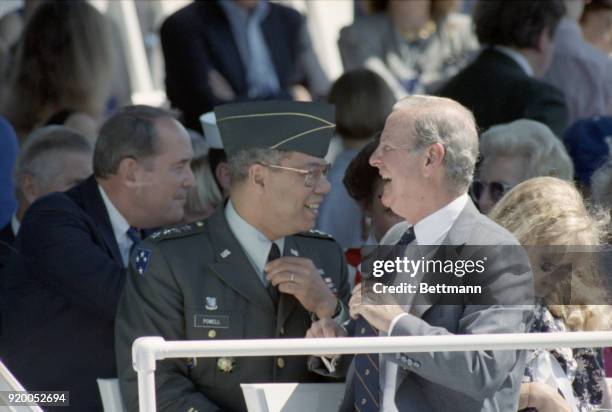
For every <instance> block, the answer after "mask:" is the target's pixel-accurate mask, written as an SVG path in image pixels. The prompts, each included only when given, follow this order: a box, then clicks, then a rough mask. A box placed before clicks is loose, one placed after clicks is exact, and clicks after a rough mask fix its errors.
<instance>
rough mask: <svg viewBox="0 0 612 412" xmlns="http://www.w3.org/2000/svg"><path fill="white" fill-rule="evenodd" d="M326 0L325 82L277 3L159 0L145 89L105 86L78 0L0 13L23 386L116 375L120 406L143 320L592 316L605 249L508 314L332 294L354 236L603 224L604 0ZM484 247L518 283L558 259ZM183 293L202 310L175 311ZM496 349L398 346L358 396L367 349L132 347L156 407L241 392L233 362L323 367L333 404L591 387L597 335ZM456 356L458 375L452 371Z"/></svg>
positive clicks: (229, 404)
mask: <svg viewBox="0 0 612 412" xmlns="http://www.w3.org/2000/svg"><path fill="white" fill-rule="evenodd" d="M347 1H349V0H347ZM353 3H354V6H355V19H354V22H352V23H351V24H349V25H347V26H346V27H344V28H342V29H341V30H340V32H339V34H338V39H337V47H338V52H339V55H340V58H341V61H342V65H343V68H344V71H343V73H342V74H341V75H340V76H339V77H338V78H336V79H330V78H329V77H328V75H327V74H326V73H325V71H324V70H323V69H322V66H321V64H320V62H319V57H318V56H317V53H316V51H315V48H314V46H313V42H312V40H311V37H310V34H309V26H308V24H307V21H306V17H304V16H303V15H302V14H301V13H299V12H298V11H297V10H295V9H293V8H291V7H289V6H288V5H287V4H284V3H283V2H282V1H281V2H272V1H268V0H210V1H200V0H197V1H194V2H192V3H190V4H188V5H186V6H185V7H183V8H181V9H179V10H178V11H176V12H174V13H173V14H171V15H169V16H168V17H167V18H166V19H165V20H164V21H163V23H162V24H160V27H159V37H160V40H161V48H162V51H163V57H164V63H165V65H164V66H165V91H166V95H167V99H168V101H167V102H166V106H167V107H165V108H156V107H149V106H145V105H132V104H131V101H130V97H129V91H126V88H125V87H124V83H125V67H126V60H127V59H129V58H130V57H129V56H127V55H124V54H122V53H119V52H117V50H119V49H118V47H119V46H118V45H117V43H118V42H120V41H119V40H118V37H117V34H116V29H115V23H114V22H113V21H112V19H110V18H109V17H108V16H107V15H105V14H103V13H101V12H100V11H99V10H98V9H97V8H96V7H94V6H93V5H92V4H91V3H90V2H88V1H84V0H83V1H80V0H79V1H62V0H24V2H23V5H22V6H23V7H22V8H21V9H17V10H13V11H11V12H10V13H8V14H5V15H2V14H0V271H2V272H1V273H2V276H1V277H0V309H1V310H2V318H1V319H0V321H1V323H0V324H1V325H2V326H1V331H0V360H2V362H3V363H4V364H5V365H7V366H8V368H9V369H10V370H11V371H12V372H13V373H14V375H15V376H16V377H17V378H18V379H19V381H20V382H21V383H22V384H23V385H24V387H25V388H26V389H28V390H45V391H49V390H58V391H64V390H69V391H70V403H71V406H70V408H71V409H70V410H75V411H85V410H87V411H101V410H102V404H101V401H100V397H99V394H98V389H97V386H96V379H97V378H115V377H118V376H119V377H120V380H121V388H122V393H123V395H124V400H125V401H126V406H127V407H128V410H137V408H138V400H137V396H136V392H135V383H134V374H133V371H132V370H131V362H130V360H129V354H130V347H131V346H130V345H131V342H132V341H133V339H134V338H136V337H138V335H139V334H145V333H147V334H159V335H162V336H164V337H166V338H167V339H215V338H216V339H238V338H272V337H277V338H282V337H305V336H306V335H308V336H309V337H322V336H330V335H334V336H346V335H347V330H346V329H342V328H341V327H340V325H342V324H345V323H346V321H347V320H348V319H349V318H351V317H352V318H357V321H356V322H359V321H361V320H363V319H365V320H366V321H367V322H369V323H370V324H371V325H372V326H375V327H376V334H378V333H380V334H384V335H385V336H386V335H387V334H388V335H400V336H405V335H416V334H441V333H442V334H467V333H504V332H516V333H519V332H532V333H538V332H563V331H595V330H612V292H611V286H612V278H611V277H610V276H611V275H612V272H611V271H610V267H612V260H608V261H607V263H606V264H603V265H599V266H597V267H595V266H589V265H588V264H585V263H584V262H570V263H572V264H573V265H574V274H575V276H573V277H572V279H571V281H568V282H569V283H564V284H563V285H564V286H567V287H568V288H570V289H571V290H572V291H573V292H575V293H572V296H571V301H570V302H567V301H565V300H563V299H559V298H558V296H557V295H558V294H563V293H562V291H559V287H558V286H559V285H557V288H556V289H555V288H553V289H554V290H555V291H554V293H553V292H551V293H550V294H549V295H546V296H536V302H535V305H534V306H533V307H532V313H531V314H530V315H529V316H531V317H532V318H533V319H532V322H531V323H530V324H528V323H527V322H524V317H525V316H527V315H526V314H525V313H524V312H522V311H517V310H514V309H513V310H510V309H508V310H507V312H505V311H504V310H503V309H502V310H499V311H497V312H496V311H493V310H489V309H490V308H489V309H483V310H482V311H477V315H476V314H475V313H476V312H475V313H468V312H469V310H467V309H466V311H465V312H462V313H457V312H453V311H452V310H451V309H449V307H451V305H444V304H440V305H433V306H432V310H431V311H430V312H427V313H420V314H419V315H418V316H416V317H414V319H413V318H412V314H410V315H409V316H410V318H409V316H402V315H406V314H405V313H402V312H401V309H398V312H397V313H395V312H394V313H393V314H394V316H391V315H390V313H391V311H392V309H389V312H388V313H379V312H376V311H370V312H368V311H367V310H365V309H362V308H363V307H364V305H362V302H361V301H360V300H359V299H357V298H356V297H355V296H356V295H359V296H361V289H360V288H361V286H360V285H361V282H362V279H363V274H362V273H361V269H362V268H361V266H360V264H361V262H362V259H363V256H362V247H363V246H365V245H378V244H380V245H391V244H398V243H399V244H403V245H408V244H411V242H416V243H417V244H429V243H430V244H438V245H439V244H441V243H442V242H443V240H442V239H447V236H451V237H452V241H451V242H450V244H457V242H456V241H457V239H460V238H462V236H467V237H466V238H465V239H464V243H466V242H467V243H470V244H490V243H488V242H489V241H490V242H501V243H503V244H512V245H519V244H520V245H523V246H524V247H525V248H526V249H528V247H530V246H553V245H554V246H558V247H570V246H579V247H591V248H594V249H597V250H604V251H605V250H606V247H608V248H609V247H610V246H612V232H611V230H610V228H611V225H610V220H611V218H612V214H611V209H612V0H520V1H502V0H470V1H468V0H466V1H461V0H450V1H448V0H353ZM2 11H3V8H2V6H1V5H0V13H1V12H2ZM332 132H333V136H332ZM305 136H309V137H310V138H311V140H309V141H306V140H302V139H304V137H305ZM315 140H316V141H315ZM330 141H331V144H330ZM323 159H325V161H324V160H323ZM327 162H329V163H327ZM285 172H286V173H288V176H287V177H286V178H287V179H289V176H291V177H292V178H293V179H296V180H295V181H292V182H290V181H289V180H287V181H284V180H283V179H282V178H281V177H279V176H281V173H285ZM283 176H284V175H283ZM297 180H299V182H298V183H297V184H296V183H295V182H296V181H297ZM472 202H473V203H474V207H473V208H472ZM440 211H442V212H443V213H441V214H436V213H438V212H440ZM485 215H486V216H488V217H484V216H485ZM431 216H433V217H434V219H433V220H430V221H428V220H427V219H428V217H431ZM435 219H439V222H438V221H437V220H435ZM445 219H446V220H445ZM434 221H436V222H438V223H437V224H434ZM460 223H462V224H463V225H466V224H469V225H473V227H476V228H479V229H478V230H481V233H480V234H478V235H474V234H471V235H469V236H468V235H465V234H464V233H463V232H461V231H459V230H455V229H452V228H454V227H455V225H457V224H460ZM440 225H442V226H444V225H446V226H447V227H446V229H445V230H441V229H440V227H441V226H440ZM254 228H256V229H258V230H254ZM252 229H253V230H252ZM310 229H316V230H317V231H315V232H309V230H310ZM438 231H439V233H438ZM426 232H427V234H426ZM232 233H233V234H234V237H232V235H231V234H232ZM409 235H411V236H409ZM145 239H146V240H145ZM198 239H199V240H198ZM278 239H281V240H278ZM196 240H197V242H196ZM198 242H199V243H198ZM436 242H437V243H436ZM478 242H480V243H478ZM279 249H280V251H279ZM608 250H609V249H608ZM285 252H286V253H285ZM604 254H605V253H602V255H604ZM232 255H233V256H232ZM608 255H609V257H608V258H607V259H612V253H611V252H609V251H608ZM508 259H509V261H508V262H506V263H507V264H508V265H510V264H511V263H512V264H513V265H516V267H521V268H524V267H527V266H530V267H531V269H530V271H527V272H525V271H524V272H521V276H520V277H519V278H520V282H518V281H517V282H518V283H514V287H517V288H519V289H520V288H522V287H526V286H525V284H526V282H527V280H528V279H529V276H533V277H534V278H535V279H547V278H550V277H551V276H553V275H552V274H553V273H557V272H558V270H560V269H559V266H561V265H560V264H559V265H551V262H548V261H544V259H543V258H542V257H541V256H538V255H537V254H529V256H528V257H527V258H524V259H522V258H520V257H516V259H515V260H514V261H511V260H512V259H511V258H508ZM557 263H558V262H557ZM565 263H567V262H565ZM525 265H527V266H525ZM228 268H233V271H232V270H229V269H228ZM247 268H248V269H247ZM602 268H604V269H603V270H602ZM247 272H249V273H247ZM250 272H253V273H250ZM528 272H529V273H528ZM240 273H246V274H245V275H244V276H247V275H248V276H252V277H253V279H251V280H250V281H246V280H244V278H242V279H240V278H233V277H234V276H236V275H240ZM219 274H222V275H223V276H227V280H226V283H227V285H226V283H225V282H221V281H219V278H218V277H217V276H218V275H219ZM300 275H303V279H306V280H307V281H303V282H302V281H301V280H298V281H296V280H295V277H296V276H298V278H299V276H300ZM299 279H302V278H299ZM232 282H235V285H234V286H232ZM506 282H508V283H506ZM241 283H242V284H241ZM536 283H537V282H536ZM507 284H510V283H509V281H507V279H505V278H503V279H502V278H500V279H499V283H496V285H497V287H499V288H501V289H503V287H505V285H507ZM228 285H229V286H228ZM296 285H297V286H296ZM517 285H518V286H517ZM262 286H263V288H262ZM540 286H541V285H540ZM230 287H233V288H235V289H236V291H237V292H236V293H237V295H236V296H238V295H240V296H242V297H241V298H240V299H238V298H237V297H235V296H234V295H232V294H231V293H230V292H229V291H228V290H229V288H230ZM541 287H544V286H541ZM546 287H548V286H546ZM546 287H544V288H546ZM191 288H205V290H206V291H205V292H201V293H200V294H199V295H198V294H195V295H194V292H193V291H192V290H191ZM353 288H356V289H355V290H354V292H353V297H352V298H351V297H350V296H351V293H350V291H351V290H352V289H353ZM537 288H538V285H536V289H537ZM259 289H261V290H259ZM202 290H204V289H202ZM521 290H522V289H521ZM258 291H259V292H258ZM279 291H280V292H279ZM355 291H356V292H355ZM232 293H233V292H232ZM124 294H125V295H124ZM493 295H495V293H493ZM501 295H502V294H501V292H500V296H501ZM122 296H123V298H122ZM126 296H127V297H126ZM356 299H357V300H356ZM500 299H502V298H501V297H500ZM505 302H506V303H507V301H505ZM230 305H231V306H230ZM471 305H473V306H474V307H475V306H478V305H484V303H482V302H479V301H475V302H472V303H471ZM469 306H470V305H466V307H469ZM508 306H510V304H508ZM204 307H206V311H204ZM294 307H295V308H297V309H294ZM211 308H213V309H211ZM202 311H204V312H202ZM240 311H242V312H243V313H242V314H240V313H238V312H240ZM209 312H210V313H209ZM202 313H203V314H202ZM208 315H215V316H217V317H216V318H215V319H216V320H219V319H220V321H221V322H225V321H226V320H227V322H228V324H227V325H222V326H221V327H220V328H212V329H211V328H208V327H207V326H206V325H205V324H198V322H200V320H202V319H204V320H206V319H208V318H207V317H206V316H208ZM247 315H248V316H247ZM389 316H391V317H390V318H389ZM473 316H478V317H479V318H478V319H479V320H478V321H474V320H470V321H469V322H468V321H466V319H468V318H469V319H473V318H472V317H473ZM238 318H240V320H238ZM417 318H418V319H417ZM211 319H212V318H211ZM230 319H231V321H230ZM417 320H418V322H422V323H417ZM470 322H473V323H470ZM465 323H470V325H469V326H465ZM502 323H503V324H502ZM349 329H350V328H349ZM441 329H443V330H444V331H443V332H440V330H441ZM356 330H358V329H356ZM354 333H355V334H358V332H354ZM349 334H350V331H349ZM509 352H512V354H510V353H504V354H500V353H502V352H492V355H491V358H488V357H487V356H488V355H486V354H485V353H484V352H477V351H476V352H474V353H471V355H469V356H468V355H466V354H467V352H466V353H465V354H464V353H462V352H461V353H459V355H457V354H453V355H452V356H451V355H448V356H446V357H442V356H441V357H439V358H438V357H435V355H433V354H432V355H431V357H428V356H429V355H427V356H425V355H423V356H421V355H420V354H418V355H417V354H410V353H408V354H398V360H397V361H396V364H397V365H399V367H398V366H394V368H395V369H392V370H393V371H395V370H399V372H398V378H397V379H398V381H397V382H395V380H391V381H386V382H385V379H384V378H382V379H381V382H382V384H383V385H381V387H379V388H378V389H380V396H379V395H376V396H374V397H373V398H372V399H371V398H367V397H363V398H362V395H361V393H362V392H363V390H366V391H368V390H369V389H371V387H370V386H369V385H370V382H369V381H368V379H370V380H371V379H372V378H373V376H379V374H382V373H383V371H389V370H390V369H389V368H390V366H389V362H388V361H385V360H383V358H382V357H381V358H380V361H379V362H380V363H377V362H376V361H372V362H373V363H374V364H375V365H377V367H376V369H377V371H376V373H375V374H374V375H373V376H370V378H368V379H365V380H364V379H362V378H361V375H359V373H360V368H361V365H360V362H361V360H362V359H360V357H359V356H356V357H355V359H354V360H353V367H352V368H351V369H350V370H351V371H354V372H355V375H354V376H353V375H352V374H349V375H348V376H347V375H342V376H329V375H330V374H329V373H326V372H325V371H324V368H320V366H321V365H318V366H316V367H315V366H313V365H311V364H310V361H308V362H307V361H306V360H304V359H302V358H295V359H293V358H281V357H278V358H270V359H268V358H256V359H254V360H253V361H252V362H247V361H245V362H243V361H242V360H241V361H240V364H239V365H236V364H234V363H232V362H231V361H229V360H228V362H229V363H227V364H225V363H224V364H223V365H222V364H220V363H219V364H217V363H214V364H210V365H209V364H208V363H207V361H208V359H207V360H205V361H202V360H200V362H203V364H200V365H199V366H198V364H197V362H198V361H197V360H195V359H192V360H188V361H184V360H180V361H179V360H176V361H172V362H168V363H160V367H159V369H160V370H159V374H160V376H162V378H158V393H159V396H158V402H159V403H158V407H159V410H169V411H175V410H199V411H209V410H210V411H212V410H216V409H215V408H221V409H223V410H242V409H244V407H245V406H244V401H243V399H242V397H241V395H240V393H239V389H238V387H237V385H238V384H239V383H240V379H242V380H243V381H245V382H246V381H248V382H266V381H277V382H283V381H284V382H286V381H299V382H317V381H322V382H328V381H331V380H333V379H338V378H341V379H346V381H347V394H346V396H345V402H344V403H343V405H342V410H345V411H349V410H360V411H364V412H365V411H374V410H381V411H386V412H387V411H396V410H399V411H402V410H410V411H433V410H440V411H442V410H451V409H445V408H450V407H451V406H452V405H454V407H455V409H453V410H465V411H466V412H467V411H468V410H469V411H478V410H481V411H494V410H508V411H510V410H511V409H512V410H517V411H519V410H520V411H529V412H533V411H536V412H537V411H539V412H547V411H572V412H574V411H578V412H588V411H591V410H595V409H597V408H610V409H612V386H611V385H610V384H609V383H607V382H606V377H610V378H612V350H608V349H600V348H579V349H569V348H556V349H550V350H537V351H533V352H529V353H527V352H525V351H515V352H513V351H509ZM447 354H448V353H447ZM461 354H463V355H461ZM413 355H414V356H413ZM222 359H226V358H220V359H219V360H218V361H219V362H221V360H222ZM266 359H267V360H266ZM337 360H338V362H339V364H340V365H341V364H342V362H343V360H342V359H337ZM302 361H303V362H302ZM215 362H217V360H215ZM470 362H471V364H472V365H473V364H476V363H478V364H479V365H482V369H479V370H476V371H472V373H473V374H476V375H478V374H481V378H482V381H480V382H479V381H478V379H477V378H470V377H468V376H466V375H465V373H466V372H465V371H463V372H460V371H459V370H460V369H461V370H462V368H464V367H465V368H468V366H467V365H470ZM421 364H423V368H422V369H419V368H420V365H421ZM378 365H380V367H381V368H380V371H378ZM417 365H419V366H417ZM224 368H225V369H227V370H224ZM234 368H235V369H238V371H239V373H234V374H233V375H232V374H230V373H229V372H231V371H232V369H234ZM398 368H399V369H398ZM338 369H339V370H342V368H338ZM426 369H427V370H428V371H427V372H425V370H426ZM368 371H369V370H368ZM402 371H408V372H409V373H411V374H412V375H409V376H408V377H407V378H406V377H405V376H404V375H405V374H404V375H401V372H402ZM368 374H369V372H368ZM453 374H455V375H453ZM496 374H504V376H503V377H501V376H497V375H496ZM324 375H326V376H324ZM332 375H333V374H332ZM485 375H486V376H485ZM381 376H382V375H381ZM410 376H412V378H411V377H410ZM400 377H401V379H400ZM359 379H362V380H361V381H360V382H361V383H360V382H359ZM356 380H357V381H358V382H357V383H355V382H354V381H356ZM453 380H454V381H453ZM360 384H363V387H360V386H359V385H360ZM478 384H482V385H483V388H484V389H482V388H476V385H478ZM376 385H378V383H376ZM393 385H395V386H393ZM390 386H393V388H390ZM389 391H390V392H389ZM377 393H378V392H377ZM390 395H394V396H395V398H394V399H393V397H390ZM366 398H367V401H366ZM362 401H363V402H362ZM347 402H348V403H347ZM458 404H459V405H462V406H460V407H459V406H456V405H458ZM509 407H510V408H511V409H506V408H509ZM181 408H182V409H181ZM189 408H192V409H189ZM462 408H463V409H462ZM496 408H497V409H496ZM49 410H54V409H53V408H51V409H49ZM62 410H67V408H63V409H62Z"/></svg>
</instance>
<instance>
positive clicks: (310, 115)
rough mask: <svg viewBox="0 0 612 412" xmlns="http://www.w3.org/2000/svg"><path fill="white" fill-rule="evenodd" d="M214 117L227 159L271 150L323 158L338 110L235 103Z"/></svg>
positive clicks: (322, 106)
mask: <svg viewBox="0 0 612 412" xmlns="http://www.w3.org/2000/svg"><path fill="white" fill-rule="evenodd" d="M215 114H216V117H217V127H218V128H219V132H220V133H221V140H223V147H224V149H225V152H226V153H227V155H228V156H232V155H233V154H235V153H236V152H238V151H239V150H243V149H253V148H262V149H266V148H268V149H278V150H285V151H295V152H301V153H305V154H307V155H310V156H315V157H324V156H325V155H326V154H327V149H328V147H329V141H330V139H331V137H332V135H333V134H334V130H335V128H336V125H335V123H334V116H335V108H334V106H332V105H330V104H327V103H314V102H293V101H256V102H247V103H233V104H226V105H222V106H217V107H215Z"/></svg>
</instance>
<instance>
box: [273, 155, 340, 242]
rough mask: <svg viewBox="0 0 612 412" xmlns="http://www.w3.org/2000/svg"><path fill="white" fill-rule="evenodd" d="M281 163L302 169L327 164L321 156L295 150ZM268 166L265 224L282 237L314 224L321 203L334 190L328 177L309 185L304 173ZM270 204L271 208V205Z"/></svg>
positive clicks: (311, 226)
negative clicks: (306, 183)
mask: <svg viewBox="0 0 612 412" xmlns="http://www.w3.org/2000/svg"><path fill="white" fill-rule="evenodd" d="M280 165H281V166H286V167H292V168H295V169H302V170H316V169H321V168H325V167H326V165H327V163H325V161H324V160H323V159H320V158H318V157H313V156H309V155H306V154H303V153H298V152H292V153H290V154H289V155H288V156H287V157H285V158H283V160H281V162H280ZM266 169H267V172H268V173H267V180H266V182H267V184H266V183H264V185H265V186H264V189H265V190H266V193H265V196H266V199H265V201H266V206H267V210H262V211H261V212H262V213H263V214H264V217H263V220H265V221H266V222H268V224H267V225H266V226H268V227H271V228H272V230H271V231H272V232H273V233H272V235H273V236H276V237H277V238H280V237H282V236H287V235H292V234H295V233H299V232H304V231H307V230H310V229H312V228H313V227H314V225H315V222H316V220H317V216H318V215H319V206H320V205H321V202H323V198H324V197H325V195H326V194H327V193H329V191H330V189H331V185H330V184H329V181H328V180H327V178H326V177H324V176H321V178H320V179H319V180H318V181H316V182H313V183H314V186H312V187H306V185H305V184H304V181H305V176H304V175H303V174H300V173H297V172H294V171H291V170H283V169H274V168H266ZM268 206H269V207H268Z"/></svg>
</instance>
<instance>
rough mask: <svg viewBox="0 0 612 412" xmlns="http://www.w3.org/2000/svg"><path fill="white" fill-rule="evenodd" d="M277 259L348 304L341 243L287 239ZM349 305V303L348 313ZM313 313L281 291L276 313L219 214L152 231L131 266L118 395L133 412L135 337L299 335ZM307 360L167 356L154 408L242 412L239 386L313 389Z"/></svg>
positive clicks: (119, 332) (119, 333)
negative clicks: (298, 262)
mask: <svg viewBox="0 0 612 412" xmlns="http://www.w3.org/2000/svg"><path fill="white" fill-rule="evenodd" d="M284 249H285V250H284V252H283V255H285V256H296V255H297V256H301V257H307V258H310V259H311V260H312V261H313V263H314V265H315V267H317V268H318V269H319V272H320V273H321V276H323V277H324V278H329V279H326V281H327V283H328V285H329V286H330V287H331V288H332V290H334V291H335V292H336V293H337V296H338V297H339V298H340V299H341V301H342V302H343V303H344V304H346V303H347V301H348V297H349V295H350V290H349V285H348V283H347V269H346V264H345V261H344V255H343V253H342V250H341V249H340V247H339V245H338V244H337V243H336V242H335V241H334V240H333V239H331V238H330V237H327V236H326V235H322V234H319V233H316V232H308V233H303V234H298V235H294V236H287V237H286V238H285V247H284ZM345 308H346V306H345ZM311 322H312V321H311V315H310V313H308V312H307V311H306V310H305V309H304V308H303V307H302V306H301V304H300V303H299V302H298V301H297V300H296V299H295V298H294V297H293V296H290V295H285V294H281V299H280V303H279V308H278V315H277V313H276V312H275V309H274V304H273V302H272V299H271V298H270V296H269V294H268V292H267V290H266V289H265V287H264V285H263V284H262V282H261V281H260V279H259V277H258V274H257V273H256V272H255V269H254V268H253V266H252V265H251V263H250V262H249V260H248V258H247V256H246V254H245V253H244V252H243V250H242V248H241V246H240V244H239V243H238V241H237V239H236V238H235V237H234V235H233V234H232V232H231V231H230V228H229V226H228V224H227V220H226V219H225V215H224V211H223V208H219V210H217V212H215V214H214V215H213V216H212V217H211V218H210V219H208V220H206V221H205V222H198V223H195V224H185V225H177V226H174V227H170V228H168V229H164V230H162V231H160V232H157V233H155V234H153V235H152V236H151V237H149V238H148V239H147V240H146V241H144V242H143V243H142V244H140V245H139V247H138V248H137V249H136V250H135V253H134V254H133V255H132V257H131V259H130V271H129V274H128V279H127V282H126V287H125V292H124V294H123V297H122V299H121V302H120V304H119V308H118V313H117V321H116V326H115V334H116V338H115V340H116V351H117V363H118V371H119V378H120V383H121V391H122V394H123V398H124V401H125V403H126V406H127V408H128V410H130V411H137V410H138V389H137V379H136V373H135V372H134V370H133V369H132V358H131V347H132V343H133V341H134V340H135V339H136V338H138V337H140V336H162V337H163V338H165V339H166V340H186V339H194V340H209V339H265V338H273V337H279V338H283V337H287V338H302V337H304V336H305V334H306V331H307V330H308V328H309V327H310V325H311ZM306 363H307V362H306V357H303V356H290V357H276V358H273V357H243V358H221V359H219V358H198V359H168V360H163V361H158V362H157V370H156V372H155V383H156V394H157V395H156V396H157V407H158V410H159V411H172V412H179V411H185V412H187V411H189V412H195V411H199V412H204V411H216V410H223V411H238V410H246V406H245V403H244V397H243V395H242V391H241V389H240V386H239V385H240V383H248V382H309V381H315V380H320V379H321V377H320V376H319V375H315V374H313V373H311V372H309V371H308V369H307V364H306Z"/></svg>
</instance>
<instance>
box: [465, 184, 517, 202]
mask: <svg viewBox="0 0 612 412" xmlns="http://www.w3.org/2000/svg"><path fill="white" fill-rule="evenodd" d="M510 189H512V186H511V185H509V184H507V183H502V182H488V183H487V182H483V181H480V180H474V182H472V187H471V192H472V196H473V197H474V199H476V200H479V199H480V198H481V197H482V195H483V194H484V192H485V190H488V191H489V197H490V198H491V199H492V200H493V201H495V202H498V201H499V199H501V198H502V197H503V196H504V195H505V194H506V193H507V192H508V191H509V190H510Z"/></svg>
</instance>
